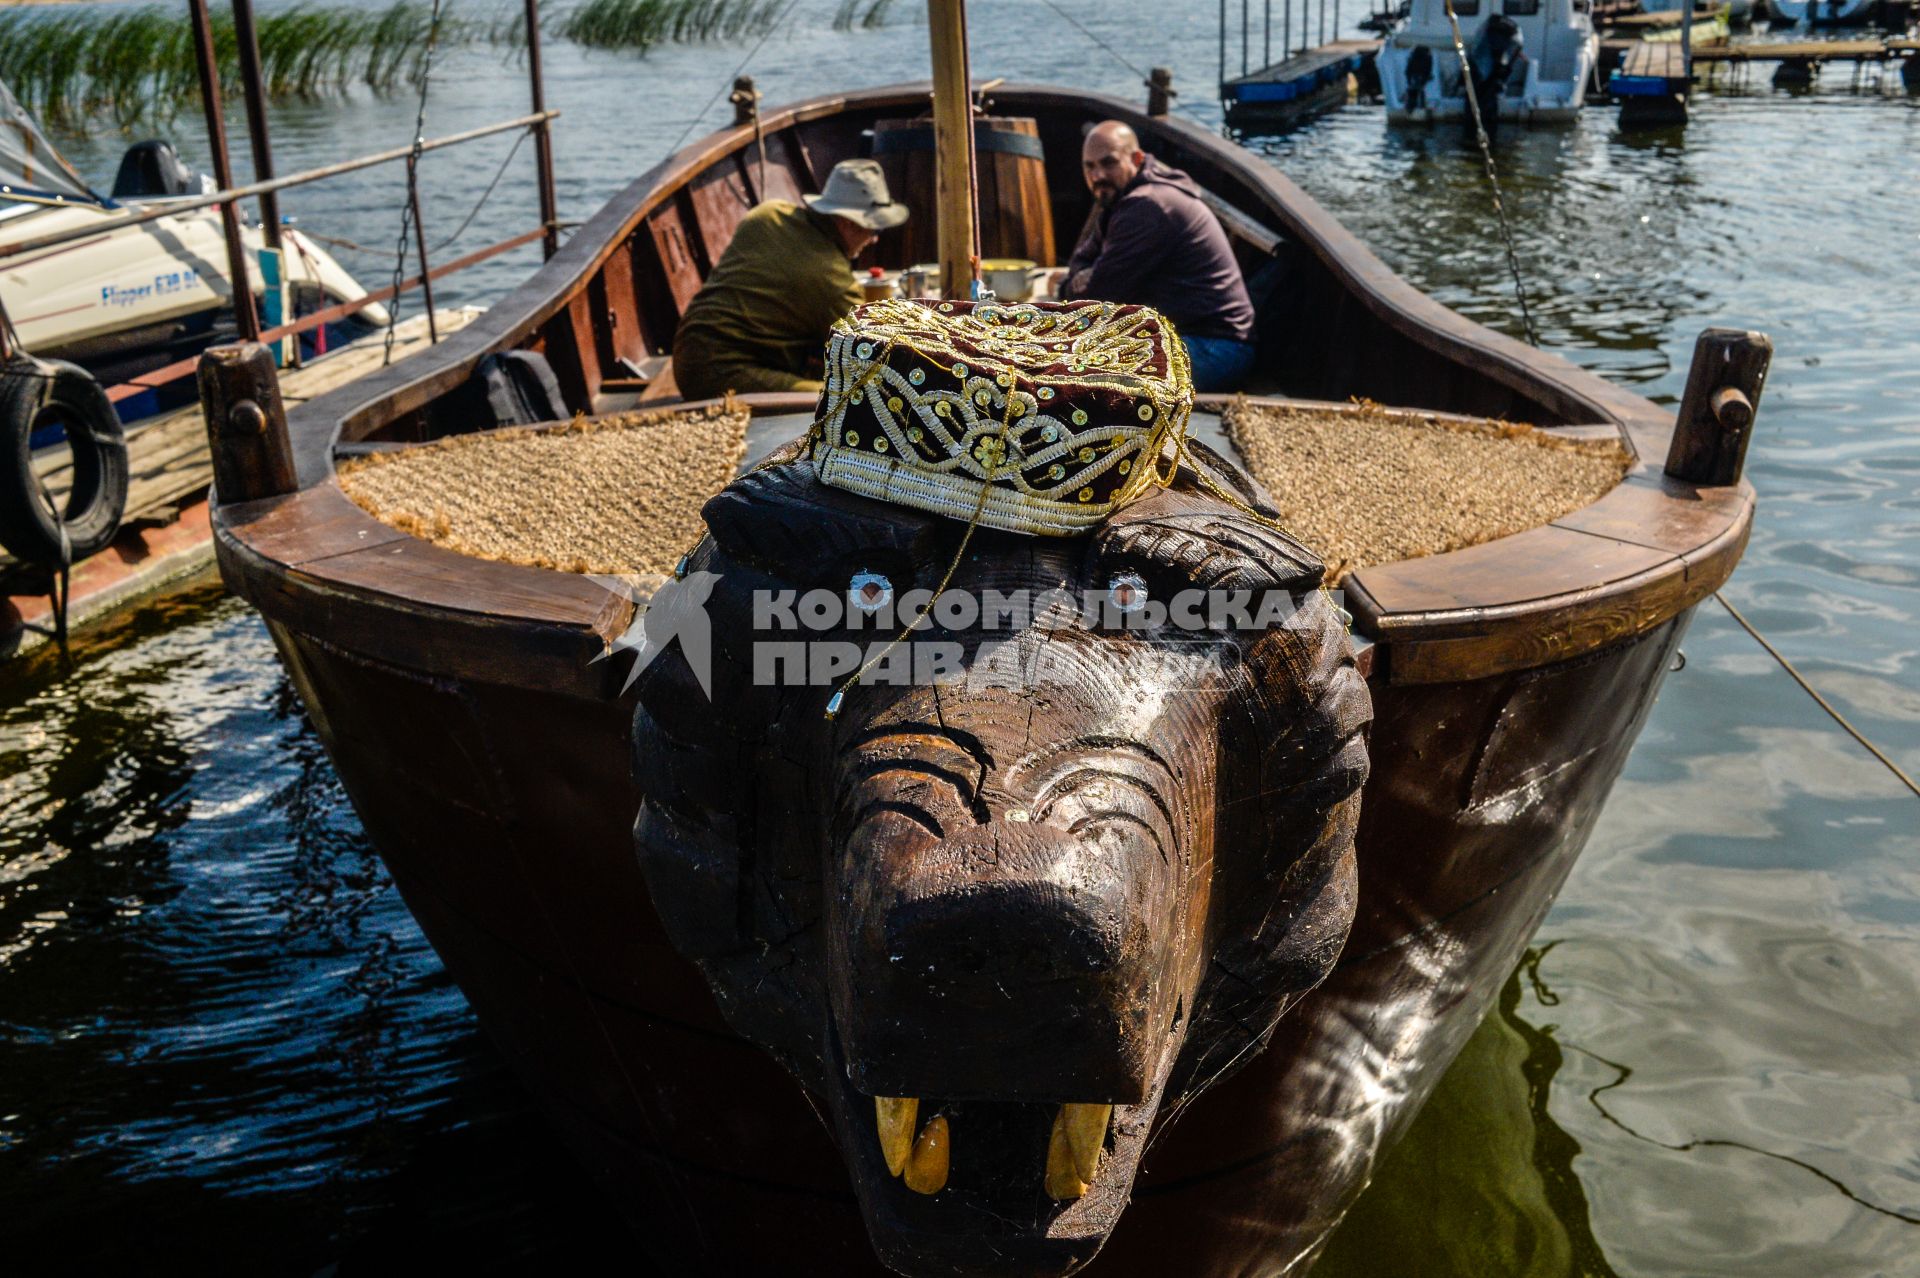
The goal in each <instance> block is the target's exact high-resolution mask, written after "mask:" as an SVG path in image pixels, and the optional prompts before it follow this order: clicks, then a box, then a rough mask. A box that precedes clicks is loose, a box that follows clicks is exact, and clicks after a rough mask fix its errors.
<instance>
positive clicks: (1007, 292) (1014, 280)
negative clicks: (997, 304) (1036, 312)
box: [980, 257, 1039, 302]
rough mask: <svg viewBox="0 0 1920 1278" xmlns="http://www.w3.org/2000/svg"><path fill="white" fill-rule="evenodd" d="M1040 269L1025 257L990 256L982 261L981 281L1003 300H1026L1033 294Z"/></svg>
mask: <svg viewBox="0 0 1920 1278" xmlns="http://www.w3.org/2000/svg"><path fill="white" fill-rule="evenodd" d="M1038 269H1039V267H1038V266H1037V265H1036V264H1035V263H1033V262H1030V261H1028V260H1027V259H1026V258H1023V257H990V258H987V259H986V260H985V261H983V262H981V263H980V282H981V283H982V284H984V285H985V286H986V287H987V288H988V289H990V290H991V291H992V293H993V295H994V296H995V297H997V298H999V299H1000V300H1001V301H1003V302H1024V301H1026V300H1027V299H1028V298H1030V297H1032V296H1033V275H1034V272H1035V271H1036V270H1038Z"/></svg>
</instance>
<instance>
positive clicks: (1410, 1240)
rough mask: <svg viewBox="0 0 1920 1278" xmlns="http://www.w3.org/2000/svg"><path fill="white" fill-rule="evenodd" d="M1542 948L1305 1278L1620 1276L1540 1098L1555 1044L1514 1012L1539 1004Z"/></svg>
mask: <svg viewBox="0 0 1920 1278" xmlns="http://www.w3.org/2000/svg"><path fill="white" fill-rule="evenodd" d="M1542 957H1543V953H1542V951H1540V950H1532V951H1529V952H1528V954H1527V956H1526V958H1525V959H1524V960H1523V961H1522V963H1521V966H1520V970H1519V971H1518V972H1516V973H1514V975H1513V976H1512V977H1511V978H1510V979H1509V980H1508V981H1507V984H1506V988H1505V989H1503V990H1502V991H1501V992H1500V1001H1499V1003H1498V1005H1497V1006H1496V1007H1495V1009H1494V1010H1493V1012H1492V1013H1491V1014H1489V1015H1488V1017H1487V1019H1486V1020H1485V1021H1483V1022H1482V1023H1481V1025H1480V1028H1479V1030H1478V1031H1476V1032H1475V1034H1474V1036H1473V1038H1472V1039H1470V1040H1469V1041H1468V1043H1467V1046H1466V1047H1465V1048H1464V1049H1463V1050H1462V1051H1461V1053H1460V1055H1459V1057H1458V1058H1457V1059H1456V1061H1455V1062H1454V1065H1453V1068H1452V1069H1451V1070H1449V1071H1448V1073H1447V1076H1446V1077H1445V1078H1444V1079H1443V1080H1442V1081H1441V1083H1440V1086H1439V1088H1438V1090H1436V1091H1435V1093H1434V1095H1433V1098H1432V1099H1431V1100H1430V1101H1428V1102H1427V1105H1426V1108H1425V1109H1423V1110H1421V1112H1420V1115H1419V1117H1418V1118H1416V1119H1415V1120H1414V1122H1413V1125H1412V1126H1411V1127H1410V1128H1409V1129H1408V1131H1407V1134H1406V1136H1405V1138H1404V1139H1403V1140H1402V1141H1401V1142H1400V1144H1399V1145H1397V1146H1395V1147H1394V1149H1393V1150H1392V1151H1391V1152H1390V1153H1389V1154H1388V1155H1387V1156H1386V1158H1385V1159H1383V1160H1382V1162H1381V1165H1380V1169H1379V1172H1378V1174H1377V1175H1376V1177H1375V1179H1374V1182H1373V1185H1372V1186H1371V1187H1370V1188H1369V1189H1368V1191H1367V1193H1366V1195H1365V1196H1364V1197H1362V1198H1361V1200H1360V1201H1359V1202H1358V1203H1357V1204H1356V1205H1355V1207H1354V1209H1353V1211H1352V1212H1351V1213H1350V1214H1349V1215H1348V1217H1347V1220H1346V1222H1345V1223H1344V1224H1343V1225H1342V1227H1341V1228H1340V1230H1339V1232H1338V1233H1336V1234H1335V1235H1334V1237H1333V1239H1332V1241H1331V1242H1330V1243H1329V1244H1328V1247H1327V1250H1326V1253H1325V1254H1324V1256H1323V1257H1322V1259H1321V1261H1320V1263H1319V1265H1317V1266H1316V1267H1315V1269H1314V1271H1313V1272H1314V1274H1315V1275H1316V1278H1329V1276H1330V1278H1374V1276H1376V1275H1381V1274H1394V1275H1398V1276H1401V1278H1453V1276H1454V1275H1459V1274H1500V1275H1508V1276H1510V1278H1618V1276H1617V1274H1616V1272H1615V1270H1614V1268H1613V1266H1611V1265H1610V1264H1608V1263H1607V1259H1606V1257H1605V1256H1604V1255H1602V1254H1601V1250H1600V1245H1599V1243H1598V1242H1596V1241H1595V1239H1594V1236H1593V1230H1592V1226H1591V1224H1590V1222H1589V1219H1588V1208H1587V1195H1586V1191H1585V1189H1584V1188H1583V1186H1582V1185H1581V1183H1580V1178H1579V1176H1578V1175H1576V1174H1575V1172H1574V1167H1573V1162H1574V1158H1575V1156H1576V1155H1578V1154H1579V1152H1580V1146H1579V1144H1578V1143H1577V1142H1576V1141H1575V1140H1574V1139H1573V1138H1572V1137H1571V1136H1569V1135H1568V1134H1567V1133H1566V1131H1565V1130H1564V1129H1563V1128H1561V1127H1560V1126H1559V1125H1558V1124H1557V1123H1555V1122H1554V1121H1553V1117H1552V1115H1551V1114H1549V1113H1548V1112H1547V1097H1548V1095H1549V1093H1550V1091H1551V1088H1552V1086H1553V1083H1554V1077H1555V1075H1557V1074H1558V1073H1559V1072H1560V1069H1561V1064H1562V1061H1563V1052H1562V1050H1561V1045H1560V1043H1559V1042H1558V1041H1557V1040H1556V1039H1555V1038H1554V1036H1553V1033H1552V1032H1551V1029H1550V1028H1545V1027H1540V1026H1536V1025H1533V1024H1530V1023H1529V1022H1528V1021H1527V1020H1525V1019H1524V1018H1523V1017H1522V1016H1521V1015H1520V1004H1521V998H1522V992H1523V981H1524V989H1525V991H1526V993H1528V994H1530V995H1531V996H1532V997H1533V999H1534V1000H1535V1001H1537V1002H1538V1003H1539V1004H1540V1005H1542V1006H1551V1005H1552V1004H1553V1003H1554V1002H1555V999H1554V996H1553V994H1552V993H1551V992H1550V991H1548V990H1547V989H1546V988H1545V987H1544V986H1543V985H1542V984H1541V982H1540V975H1539V967H1540V960H1541V958H1542Z"/></svg>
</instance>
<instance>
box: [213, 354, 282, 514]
mask: <svg viewBox="0 0 1920 1278" xmlns="http://www.w3.org/2000/svg"><path fill="white" fill-rule="evenodd" d="M199 380H200V404H201V411H202V412H203V414H204V415H205V417H206V422H207V443H208V446H209V447H210V448H211V449H212V452H213V482H214V484H215V486H216V487H217V488H218V489H219V491H220V495H221V497H222V499H224V500H230V501H253V500H255V499H257V498H261V497H276V496H279V495H281V494H283V493H290V492H292V491H293V490H294V488H295V486H296V485H297V484H298V482H299V477H298V475H297V473H296V472H295V469H294V462H293V446H292V443H291V441H290V439H289V437H288V435H287V409H286V405H285V404H283V403H282V402H281V400H280V377H279V374H278V372H277V371H276V370H275V368H274V364H273V353H272V352H271V351H269V350H268V349H267V348H266V347H265V346H262V345H261V344H260V343H259V342H238V343H235V344H233V345H229V346H215V347H212V348H210V349H209V350H208V351H207V352H206V353H205V354H204V355H202V356H201V357H200V371H199Z"/></svg>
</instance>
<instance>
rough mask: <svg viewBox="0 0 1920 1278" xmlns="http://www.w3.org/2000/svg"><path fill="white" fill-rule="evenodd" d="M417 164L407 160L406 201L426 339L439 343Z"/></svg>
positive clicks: (435, 343) (431, 268)
mask: <svg viewBox="0 0 1920 1278" xmlns="http://www.w3.org/2000/svg"><path fill="white" fill-rule="evenodd" d="M418 172H419V166H418V164H417V163H416V162H415V161H413V160H408V161H407V203H408V204H409V205H411V206H412V208H413V242H414V245H415V246H416V247H417V248H418V249H419V252H420V297H421V301H422V302H423V303H425V305H426V308H427V341H428V342H429V343H430V344H432V345H434V346H438V345H439V344H440V321H439V319H438V318H437V317H436V316H435V313H434V309H433V264H432V263H430V262H428V261H427V224H426V223H425V222H423V221H421V220H420V183H419V180H418Z"/></svg>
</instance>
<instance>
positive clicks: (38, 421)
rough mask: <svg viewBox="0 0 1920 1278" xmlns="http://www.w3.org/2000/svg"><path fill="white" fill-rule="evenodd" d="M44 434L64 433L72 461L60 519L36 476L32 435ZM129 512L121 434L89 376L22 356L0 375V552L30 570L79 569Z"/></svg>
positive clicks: (117, 419) (124, 446)
mask: <svg viewBox="0 0 1920 1278" xmlns="http://www.w3.org/2000/svg"><path fill="white" fill-rule="evenodd" d="M48 426H60V427H63V428H64V429H65V431H66V436H67V445H68V447H69V449H70V450H71V451H72V453H73V483H72V486H71V487H70V488H69V489H68V492H67V499H66V509H65V510H64V511H62V512H59V513H58V514H56V513H55V511H54V510H53V509H51V508H50V507H49V506H48V504H47V499H46V496H45V493H44V492H43V490H42V489H41V486H40V481H39V479H38V478H37V477H36V476H35V475H34V473H33V433H34V432H35V431H36V430H41V429H44V428H46V427H48ZM126 508H127V439H126V432H125V431H124V430H122V429H121V426H120V417H119V414H117V413H115V412H114V411H113V405H112V403H111V402H109V401H108V399H107V393H106V392H105V391H103V390H101V389H100V384H99V383H98V382H96V381H94V380H93V377H92V375H91V374H89V373H88V372H87V370H85V369H84V368H81V367H79V366H78V365H76V364H69V363H67V362H66V361H64V360H57V359H33V358H31V357H26V356H16V357H14V358H13V359H11V360H9V361H8V362H7V363H6V364H5V366H3V367H0V546H5V547H6V549H7V550H8V552H9V553H11V554H12V555H13V556H14V557H15V558H16V559H22V560H25V561H27V562H29V563H35V564H43V565H48V566H52V567H58V566H60V565H61V564H63V563H69V564H71V563H79V562H80V561H81V560H82V559H85V558H86V557H87V556H89V555H92V554H94V553H96V552H97V551H99V550H101V549H102V548H104V547H105V546H106V544H107V543H108V542H109V541H112V540H113V534H114V533H115V532H116V531H118V530H119V527H120V517H121V515H122V514H124V513H125V511H126Z"/></svg>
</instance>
